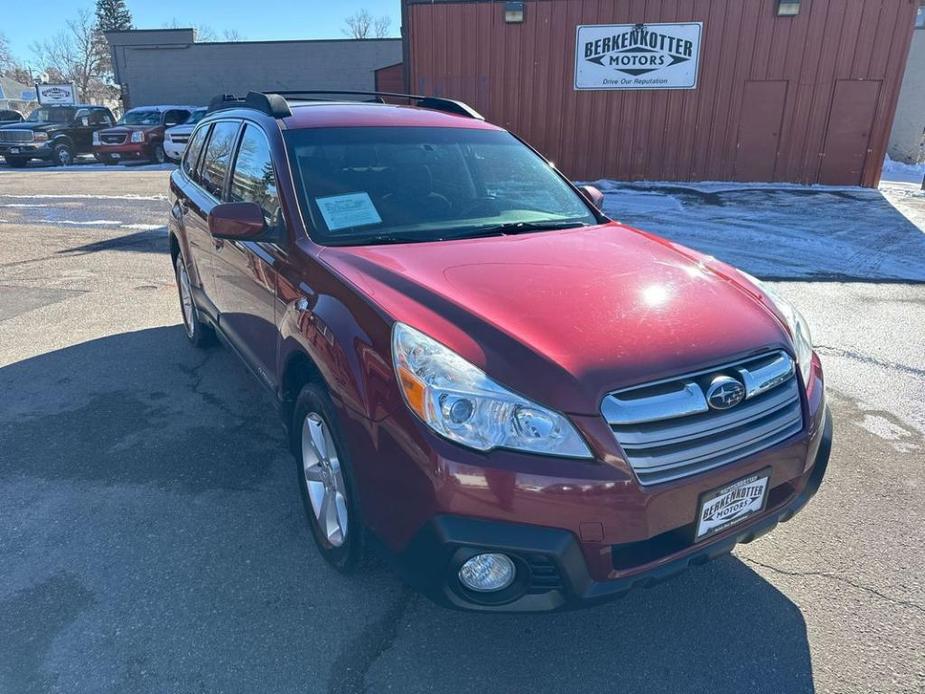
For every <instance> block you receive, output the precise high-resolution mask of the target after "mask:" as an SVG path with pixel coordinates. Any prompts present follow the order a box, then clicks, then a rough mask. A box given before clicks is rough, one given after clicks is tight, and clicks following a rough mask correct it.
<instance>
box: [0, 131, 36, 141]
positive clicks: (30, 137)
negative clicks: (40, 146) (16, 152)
mask: <svg viewBox="0 0 925 694" xmlns="http://www.w3.org/2000/svg"><path fill="white" fill-rule="evenodd" d="M33 141H35V133H33V132H32V131H31V130H0V142H9V143H11V144H14V145H18V144H22V143H23V142H33Z"/></svg>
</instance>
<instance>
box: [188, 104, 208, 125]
mask: <svg viewBox="0 0 925 694" xmlns="http://www.w3.org/2000/svg"><path fill="white" fill-rule="evenodd" d="M205 115H206V109H204V108H197V109H196V110H195V111H193V112H192V113H191V114H189V118H187V119H186V120H185V121H183V125H194V124H196V123H198V122H199V121H201V120H202V118H203V116H205Z"/></svg>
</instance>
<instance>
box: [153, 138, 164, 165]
mask: <svg viewBox="0 0 925 694" xmlns="http://www.w3.org/2000/svg"><path fill="white" fill-rule="evenodd" d="M151 159H152V160H153V161H154V162H156V163H157V164H163V163H164V162H165V161H167V153H166V152H164V145H162V144H160V143H158V144H156V145H154V149H152V150H151Z"/></svg>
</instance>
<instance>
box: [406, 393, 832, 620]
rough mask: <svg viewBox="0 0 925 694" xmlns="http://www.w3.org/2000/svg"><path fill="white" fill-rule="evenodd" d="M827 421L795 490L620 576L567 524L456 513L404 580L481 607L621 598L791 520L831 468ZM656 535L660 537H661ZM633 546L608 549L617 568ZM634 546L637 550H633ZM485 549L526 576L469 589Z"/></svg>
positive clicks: (553, 606) (418, 553)
mask: <svg viewBox="0 0 925 694" xmlns="http://www.w3.org/2000/svg"><path fill="white" fill-rule="evenodd" d="M823 419H824V425H823V427H822V431H821V435H820V436H819V439H818V442H817V443H818V447H817V448H815V452H814V454H813V460H812V462H811V464H810V465H807V468H806V472H805V473H804V475H803V476H801V477H800V478H799V479H797V480H794V481H793V482H792V483H791V485H790V487H791V490H792V491H791V493H789V494H788V495H787V496H785V497H783V498H778V499H777V500H775V499H774V498H773V497H772V498H771V500H769V503H768V508H767V509H766V510H765V511H764V512H763V513H761V514H760V515H757V516H755V517H754V518H753V519H751V520H749V521H746V522H743V523H741V524H739V525H735V526H733V527H731V528H729V529H727V530H725V531H723V532H721V533H719V534H717V535H715V536H714V537H712V538H710V539H709V540H707V541H703V542H700V543H696V544H694V543H693V542H689V543H688V544H687V545H686V546H678V545H677V543H676V544H674V545H670V544H668V545H664V550H665V552H664V554H663V555H662V556H658V551H657V548H658V543H655V544H653V543H651V542H650V543H648V548H649V550H648V551H649V552H650V555H649V556H647V557H646V558H647V561H645V562H644V563H643V564H642V565H640V567H639V568H638V570H627V571H623V572H620V571H615V572H614V574H615V575H616V577H613V578H609V579H607V580H600V579H595V578H594V577H593V576H592V575H591V573H590V572H589V568H588V563H587V557H586V552H584V551H583V549H582V546H581V543H580V542H579V540H578V538H577V537H576V536H575V534H574V533H572V532H569V531H568V530H564V529H560V528H550V527H541V526H536V525H524V524H517V523H510V522H500V521H492V520H482V519H477V518H472V517H461V516H453V515H439V516H435V517H434V518H433V519H432V520H431V521H430V522H429V523H427V524H426V525H425V526H424V527H423V528H422V529H421V530H420V531H419V532H418V533H417V534H416V535H415V537H414V539H413V540H412V542H411V543H410V544H409V545H408V547H407V549H406V550H405V551H404V552H403V553H402V554H401V555H400V556H399V566H400V569H401V570H402V573H403V575H404V578H405V580H406V581H407V582H408V583H410V584H411V585H413V586H414V587H416V588H418V589H419V590H421V591H422V592H424V593H425V594H427V595H428V596H430V597H431V598H432V599H433V600H435V601H436V602H438V603H440V604H443V605H446V606H449V607H456V608H462V609H469V610H480V611H504V612H531V611H549V610H558V609H569V608H574V607H579V606H584V605H590V604H595V603H598V602H602V601H605V600H608V599H612V598H616V597H620V596H622V595H624V594H625V593H626V592H628V591H629V590H631V589H632V588H635V587H649V586H652V585H655V584H656V583H659V582H661V581H663V580H665V579H667V578H669V577H671V576H674V575H676V574H678V573H680V572H682V571H684V570H685V569H687V568H688V567H691V566H697V565H700V564H704V563H706V562H707V561H709V560H711V559H714V558H716V557H718V556H721V555H724V554H727V553H728V552H730V551H731V550H732V549H733V547H735V546H736V545H737V544H739V543H748V542H751V541H752V540H754V539H756V538H758V537H760V536H761V535H764V534H765V533H768V532H770V531H771V530H773V529H774V527H776V526H777V524H778V523H782V522H785V521H788V520H790V519H791V518H792V517H793V516H794V515H795V514H796V513H797V512H799V511H800V510H801V509H802V508H803V507H804V506H805V505H806V503H807V502H808V501H809V500H810V499H811V498H812V497H813V496H814V495H815V494H816V492H817V491H818V489H819V487H820V485H821V484H822V479H823V477H824V476H825V473H826V469H827V467H828V462H829V456H830V453H831V446H832V418H831V413H830V412H828V410H827V409H826V411H825V414H824V417H823ZM656 539H657V538H656ZM625 551H629V550H628V546H621V545H613V546H611V547H609V548H607V553H608V555H609V556H610V557H611V558H612V561H613V563H614V566H615V567H616V566H617V565H618V564H619V562H620V559H619V558H620V557H621V556H623V553H624V552H625ZM634 551H635V548H634ZM481 552H503V553H505V554H508V555H509V556H511V557H512V558H513V559H514V560H515V564H516V565H517V567H518V575H519V576H520V578H519V579H518V581H515V583H514V585H513V586H512V587H511V588H510V589H506V590H505V591H502V592H501V593H499V594H498V595H495V596H491V595H489V596H485V595H481V594H475V593H472V592H470V591H467V590H466V589H465V588H463V587H462V586H461V585H460V583H459V581H458V580H457V579H456V574H457V572H458V570H459V567H460V566H461V565H462V563H463V562H465V561H466V559H468V558H469V557H471V556H473V555H474V554H477V553H481Z"/></svg>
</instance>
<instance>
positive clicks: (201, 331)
mask: <svg viewBox="0 0 925 694" xmlns="http://www.w3.org/2000/svg"><path fill="white" fill-rule="evenodd" d="M174 275H175V276H176V278H177V294H178V295H179V297H180V314H181V315H182V317H183V329H184V332H185V333H186V338H187V339H188V340H189V341H190V344H192V345H193V347H196V348H199V349H203V348H205V347H208V346H209V345H211V344H212V342H213V341H214V338H215V333H214V332H213V331H212V326H210V325H207V324H206V323H204V322H203V321H202V320H201V319H200V318H199V309H198V308H196V302H195V301H194V300H193V289H192V282H191V281H190V277H189V272H188V271H187V268H186V260H185V259H184V258H183V254H182V253H181V254H179V255H178V256H177V260H176V262H175V263H174Z"/></svg>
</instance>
